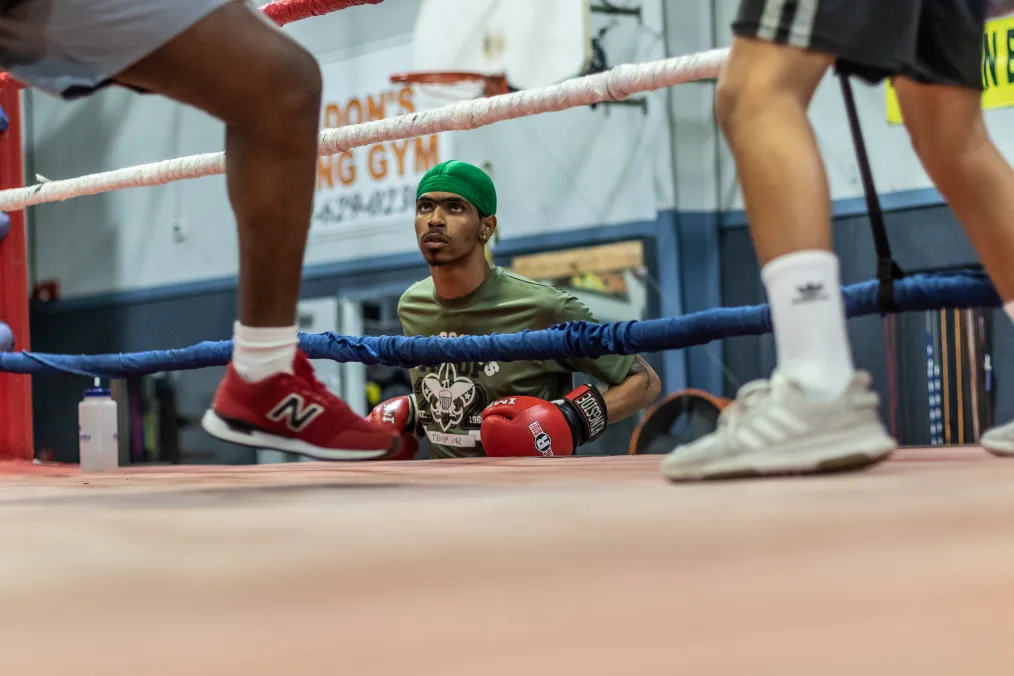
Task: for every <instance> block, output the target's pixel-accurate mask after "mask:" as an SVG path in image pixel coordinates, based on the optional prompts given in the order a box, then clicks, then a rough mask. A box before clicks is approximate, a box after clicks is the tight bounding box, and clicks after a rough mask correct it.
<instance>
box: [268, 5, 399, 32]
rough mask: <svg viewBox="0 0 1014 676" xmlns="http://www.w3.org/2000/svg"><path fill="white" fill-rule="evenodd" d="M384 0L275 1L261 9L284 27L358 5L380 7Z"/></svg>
mask: <svg viewBox="0 0 1014 676" xmlns="http://www.w3.org/2000/svg"><path fill="white" fill-rule="evenodd" d="M381 2H383V0H275V1H274V2H272V3H270V4H268V5H265V6H264V7H261V11H262V12H264V14H266V15H267V17H268V18H269V19H271V20H272V21H274V22H275V23H277V24H278V25H279V26H284V25H285V24H287V23H292V22H293V21H299V20H301V19H308V18H310V17H311V16H322V15H324V14H330V13H331V12H337V11H338V10H341V9H348V8H349V7H356V6H357V5H379V4H380V3H381Z"/></svg>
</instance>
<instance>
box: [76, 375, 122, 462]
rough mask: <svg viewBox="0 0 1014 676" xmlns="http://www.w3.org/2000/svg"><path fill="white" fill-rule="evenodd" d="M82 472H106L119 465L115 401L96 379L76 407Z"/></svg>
mask: <svg viewBox="0 0 1014 676" xmlns="http://www.w3.org/2000/svg"><path fill="white" fill-rule="evenodd" d="M77 420H78V440H79V448H80V450H81V471H82V472H106V471H109V470H111V469H116V467H117V466H119V464H120V448H119V439H118V435H117V427H118V424H117V417H116V402H115V401H114V400H113V397H112V395H111V394H110V392H109V390H107V389H105V388H104V387H102V383H101V381H100V380H99V379H98V378H96V379H95V386H94V387H90V388H88V389H87V390H85V392H84V400H83V401H82V402H81V403H80V404H78V405H77Z"/></svg>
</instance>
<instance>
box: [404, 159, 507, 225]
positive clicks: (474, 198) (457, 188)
mask: <svg viewBox="0 0 1014 676" xmlns="http://www.w3.org/2000/svg"><path fill="white" fill-rule="evenodd" d="M428 192H449V193H453V194H455V195H459V196H461V197H464V198H465V199H466V200H468V201H469V202H471V203H472V206H474V207H475V208H476V210H478V212H479V216H481V217H483V218H485V217H486V216H494V215H495V214H496V188H494V187H493V180H492V179H491V178H490V177H489V174H487V173H486V172H485V171H483V170H482V169H480V168H479V167H477V166H475V165H474V164H469V163H468V162H460V161H458V160H448V161H447V162H441V163H440V164H438V165H437V166H435V167H433V168H432V169H430V170H429V171H427V172H426V175H425V176H423V177H422V180H421V181H419V188H418V189H417V190H416V192H415V198H416V199H419V198H420V197H422V196H423V195H425V194H426V193H428Z"/></svg>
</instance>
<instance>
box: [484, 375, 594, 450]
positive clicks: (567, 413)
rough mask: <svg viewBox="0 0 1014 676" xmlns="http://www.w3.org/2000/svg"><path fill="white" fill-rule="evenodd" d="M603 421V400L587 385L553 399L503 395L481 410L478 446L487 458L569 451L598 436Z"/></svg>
mask: <svg viewBox="0 0 1014 676" xmlns="http://www.w3.org/2000/svg"><path fill="white" fill-rule="evenodd" d="M607 422H608V419H607V415H606V402H605V400H604V399H603V398H602V395H601V394H600V393H599V391H598V390H597V389H595V388H594V387H590V386H588V385H582V386H581V387H579V388H577V389H576V390H574V391H573V392H571V393H570V394H568V395H566V396H564V398H563V399H558V400H556V401H546V400H544V399H539V398H537V397H524V396H519V397H507V398H504V399H498V400H497V401H494V402H493V403H492V404H490V405H489V406H487V407H486V409H485V410H484V411H483V412H482V427H481V428H480V435H481V439H482V448H483V450H484V451H485V452H486V455H487V456H489V457H491V458H504V457H516V456H536V457H538V456H545V457H550V456H560V455H573V454H574V449H576V448H577V447H578V446H580V445H582V444H586V443H588V442H589V441H594V440H595V439H598V438H599V437H600V436H602V433H603V432H605V430H606V424H607Z"/></svg>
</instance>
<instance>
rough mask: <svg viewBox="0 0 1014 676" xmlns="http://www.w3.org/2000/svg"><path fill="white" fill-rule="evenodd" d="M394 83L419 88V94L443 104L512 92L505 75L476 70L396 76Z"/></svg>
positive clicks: (393, 78) (424, 72)
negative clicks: (441, 101)
mask: <svg viewBox="0 0 1014 676" xmlns="http://www.w3.org/2000/svg"><path fill="white" fill-rule="evenodd" d="M391 82H393V83H401V84H410V85H416V86H417V87H418V89H419V93H420V94H423V95H426V96H430V97H432V98H434V99H442V100H444V101H467V100H468V99H477V98H481V97H488V96H499V95H500V94H507V93H509V92H510V90H511V88H510V85H508V84H507V78H506V77H504V76H503V75H485V74H483V73H476V72H473V71H464V70H457V71H452V70H448V71H416V72H413V73H395V74H394V75H392V76H391Z"/></svg>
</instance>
